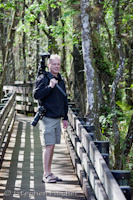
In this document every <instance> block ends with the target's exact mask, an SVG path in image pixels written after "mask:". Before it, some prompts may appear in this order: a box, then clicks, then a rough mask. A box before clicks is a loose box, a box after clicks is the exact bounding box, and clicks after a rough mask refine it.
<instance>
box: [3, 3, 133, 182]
mask: <svg viewBox="0 0 133 200" xmlns="http://www.w3.org/2000/svg"><path fill="white" fill-rule="evenodd" d="M132 13H133V2H132V0H113V1H112V0H101V1H99V0H90V1H88V0H81V1H74V0H56V1H54V0H45V1H42V0H19V1H18V0H17V1H16V0H11V1H9V0H6V1H5V0H1V1H0V98H2V95H3V93H2V88H3V85H5V84H6V85H11V84H14V83H16V82H17V81H22V82H23V83H26V82H28V81H29V82H33V81H34V80H35V77H36V73H37V69H38V65H39V63H40V56H39V54H40V53H42V52H44V51H45V52H49V53H57V54H60V55H61V58H62V68H61V69H62V71H61V74H62V76H63V77H64V79H65V81H66V84H67V89H68V94H69V96H70V98H71V100H74V101H75V102H76V107H77V108H80V115H81V116H84V117H87V120H88V124H89V125H95V127H96V138H95V139H98V140H108V141H109V142H110V161H111V162H110V168H112V169H127V170H131V171H133V145H132V143H133V14H132ZM131 184H133V183H131Z"/></svg>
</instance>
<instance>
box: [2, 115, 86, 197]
mask: <svg viewBox="0 0 133 200" xmlns="http://www.w3.org/2000/svg"><path fill="white" fill-rule="evenodd" d="M32 119H33V118H31V117H26V116H23V115H18V114H17V118H16V121H15V124H14V129H13V133H12V136H11V139H10V143H9V146H8V148H7V150H6V154H5V157H4V162H3V164H2V168H1V170H0V200H16V199H21V200H23V199H24V200H28V199H36V200H53V199H54V200H56V199H57V200H61V199H65V200H70V199H75V200H76V199H79V200H85V197H84V194H83V191H82V189H81V187H80V185H79V183H78V179H77V176H76V175H75V172H74V169H73V167H72V163H71V160H70V156H69V153H68V150H67V146H66V144H65V141H64V138H63V137H62V143H61V144H60V145H56V147H55V153H54V158H53V164H52V172H53V173H55V174H56V175H57V176H60V177H61V178H62V179H63V181H62V182H57V183H56V184H44V183H42V181H41V180H42V174H43V161H42V146H41V141H40V138H41V137H40V134H39V126H38V125H37V126H36V127H32V126H31V125H30V122H31V120H32Z"/></svg>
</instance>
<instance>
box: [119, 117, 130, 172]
mask: <svg viewBox="0 0 133 200" xmlns="http://www.w3.org/2000/svg"><path fill="white" fill-rule="evenodd" d="M132 144H133V114H132V116H131V120H130V124H129V128H128V133H127V135H126V138H125V140H124V141H123V144H122V153H121V159H120V166H119V168H120V169H123V167H125V166H124V165H125V164H126V163H127V159H128V154H129V153H130V150H131V148H132Z"/></svg>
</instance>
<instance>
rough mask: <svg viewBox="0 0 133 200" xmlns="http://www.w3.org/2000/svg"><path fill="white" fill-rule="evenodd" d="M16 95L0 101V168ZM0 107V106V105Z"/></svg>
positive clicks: (11, 121) (8, 136)
mask: <svg viewBox="0 0 133 200" xmlns="http://www.w3.org/2000/svg"><path fill="white" fill-rule="evenodd" d="M15 96H16V93H15V92H13V93H12V95H11V96H10V97H9V98H8V97H5V98H4V99H3V100H2V105H3V108H2V109H1V110H0V167H1V164H2V161H3V157H4V154H5V151H6V147H7V145H8V142H9V140H10V136H11V131H12V128H13V124H14V120H15V106H16V101H15ZM0 105H1V104H0Z"/></svg>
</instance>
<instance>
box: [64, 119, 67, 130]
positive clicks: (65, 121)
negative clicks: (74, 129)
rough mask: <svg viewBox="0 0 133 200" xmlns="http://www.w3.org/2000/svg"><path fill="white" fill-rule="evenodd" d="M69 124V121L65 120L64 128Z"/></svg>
mask: <svg viewBox="0 0 133 200" xmlns="http://www.w3.org/2000/svg"><path fill="white" fill-rule="evenodd" d="M67 126H68V121H67V120H63V128H65V129H66V128H67Z"/></svg>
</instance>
